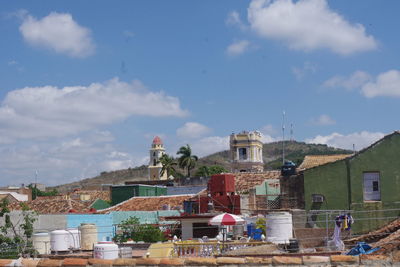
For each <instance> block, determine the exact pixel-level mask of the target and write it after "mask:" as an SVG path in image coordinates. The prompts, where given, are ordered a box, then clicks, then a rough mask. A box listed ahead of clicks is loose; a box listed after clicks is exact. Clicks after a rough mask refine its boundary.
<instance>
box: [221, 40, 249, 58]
mask: <svg viewBox="0 0 400 267" xmlns="http://www.w3.org/2000/svg"><path fill="white" fill-rule="evenodd" d="M249 47H250V42H249V41H247V40H240V41H234V42H233V43H232V44H230V45H229V46H228V47H227V48H226V53H227V54H228V55H230V56H237V55H240V54H243V53H244V52H246V51H247V50H249Z"/></svg>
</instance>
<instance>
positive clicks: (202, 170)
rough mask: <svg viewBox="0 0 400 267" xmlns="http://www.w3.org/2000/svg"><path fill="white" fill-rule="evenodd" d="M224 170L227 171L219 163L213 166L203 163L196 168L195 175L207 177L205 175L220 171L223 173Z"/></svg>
mask: <svg viewBox="0 0 400 267" xmlns="http://www.w3.org/2000/svg"><path fill="white" fill-rule="evenodd" d="M224 172H228V171H227V170H226V169H225V168H224V167H222V166H220V165H213V166H206V165H203V166H201V167H199V168H198V169H197V171H196V174H195V176H197V177H199V176H203V177H207V176H211V175H214V174H220V173H224Z"/></svg>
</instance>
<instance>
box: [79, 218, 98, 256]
mask: <svg viewBox="0 0 400 267" xmlns="http://www.w3.org/2000/svg"><path fill="white" fill-rule="evenodd" d="M79 230H80V232H81V248H82V250H92V249H93V246H94V245H95V244H97V227H96V225H95V224H94V223H82V224H81V226H80V228H79Z"/></svg>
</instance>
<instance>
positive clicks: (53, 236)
mask: <svg viewBox="0 0 400 267" xmlns="http://www.w3.org/2000/svg"><path fill="white" fill-rule="evenodd" d="M69 248H70V233H68V232H67V231H66V230H54V231H52V232H50V249H51V251H68V250H69Z"/></svg>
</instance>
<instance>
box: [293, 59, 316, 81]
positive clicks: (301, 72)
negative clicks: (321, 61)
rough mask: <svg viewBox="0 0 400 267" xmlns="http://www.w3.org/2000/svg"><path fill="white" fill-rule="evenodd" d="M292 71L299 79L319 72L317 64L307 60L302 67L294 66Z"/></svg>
mask: <svg viewBox="0 0 400 267" xmlns="http://www.w3.org/2000/svg"><path fill="white" fill-rule="evenodd" d="M292 72H293V74H294V76H295V77H296V79H297V80H302V79H303V78H304V77H305V76H306V75H308V74H314V73H315V72H317V66H316V65H315V64H314V63H312V62H308V61H307V62H304V64H303V66H302V67H292Z"/></svg>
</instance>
